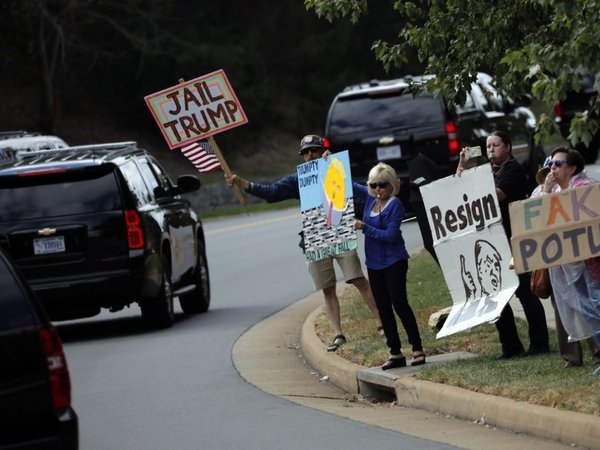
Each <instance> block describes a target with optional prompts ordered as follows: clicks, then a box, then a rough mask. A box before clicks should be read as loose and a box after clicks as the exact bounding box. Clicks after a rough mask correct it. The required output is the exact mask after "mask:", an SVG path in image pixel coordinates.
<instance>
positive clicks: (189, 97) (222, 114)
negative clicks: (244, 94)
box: [144, 70, 248, 149]
mask: <svg viewBox="0 0 600 450" xmlns="http://www.w3.org/2000/svg"><path fill="white" fill-rule="evenodd" d="M144 100H145V101H146V104H147V105H148V108H149V109H150V112H151V113H152V116H153V117H154V120H156V123H157V124H158V126H159V128H160V130H161V132H162V134H163V136H164V138H165V140H166V141H167V143H168V145H169V148H171V149H174V148H178V147H183V146H184V145H185V144H187V143H191V142H195V141H197V140H199V139H205V138H208V137H209V136H212V135H215V134H217V133H221V132H223V131H226V130H229V129H230V128H234V127H237V126H239V125H243V124H245V123H247V122H248V118H247V117H246V114H245V113H244V110H243V109H242V105H241V104H240V102H239V101H238V99H237V97H236V95H235V93H234V92H233V89H232V88H231V85H230V84H229V80H227V76H226V75H225V72H224V71H222V70H217V71H215V72H212V73H209V74H207V75H203V76H201V77H198V78H195V79H193V80H190V81H185V82H183V81H182V82H181V83H180V84H178V85H176V86H173V87H170V88H168V89H164V90H162V91H160V92H156V93H154V94H151V95H147V96H146V97H144Z"/></svg>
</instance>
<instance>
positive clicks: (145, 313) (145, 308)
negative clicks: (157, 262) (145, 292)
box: [140, 256, 175, 328]
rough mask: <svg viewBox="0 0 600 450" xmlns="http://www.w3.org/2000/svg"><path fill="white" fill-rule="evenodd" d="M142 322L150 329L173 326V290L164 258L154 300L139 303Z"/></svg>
mask: <svg viewBox="0 0 600 450" xmlns="http://www.w3.org/2000/svg"><path fill="white" fill-rule="evenodd" d="M140 307H141V309H142V320H143V321H144V322H145V323H146V325H148V326H149V327H151V328H169V327H170V326H171V325H173V321H174V319H175V313H174V310H173V289H172V286H171V265H170V264H169V260H168V259H167V257H166V256H163V261H162V283H161V286H160V290H159V292H158V295H157V296H156V298H149V299H145V300H144V301H142V302H141V304H140Z"/></svg>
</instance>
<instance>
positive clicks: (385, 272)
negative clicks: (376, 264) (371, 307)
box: [367, 259, 423, 355]
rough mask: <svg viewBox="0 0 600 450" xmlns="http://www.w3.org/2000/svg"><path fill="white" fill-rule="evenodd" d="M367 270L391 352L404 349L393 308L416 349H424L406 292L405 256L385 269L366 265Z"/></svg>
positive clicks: (397, 352) (396, 352) (406, 267)
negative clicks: (369, 267) (374, 268)
mask: <svg viewBox="0 0 600 450" xmlns="http://www.w3.org/2000/svg"><path fill="white" fill-rule="evenodd" d="M367 271H368V274H369V284H370V285H371V290H372V291H373V297H374V298H375V304H376V305H377V309H378V310H379V318H380V319H381V325H383V332H384V333H385V338H386V342H387V346H388V347H389V349H390V353H391V354H392V355H398V354H400V352H401V351H402V344H401V342H400V335H399V334H398V328H397V326H396V318H395V316H394V310H395V311H396V314H398V317H400V321H401V322H402V326H404V329H405V330H406V334H407V335H408V342H409V343H410V344H411V345H412V349H413V351H422V350H423V345H422V344H421V336H420V334H419V327H418V326H417V320H416V319H415V314H414V313H413V310H412V308H411V307H410V305H409V304H408V296H407V295H406V273H407V272H408V261H407V260H405V259H404V260H400V261H398V262H397V263H395V264H392V265H391V266H389V267H386V268H385V269H382V270H371V269H367Z"/></svg>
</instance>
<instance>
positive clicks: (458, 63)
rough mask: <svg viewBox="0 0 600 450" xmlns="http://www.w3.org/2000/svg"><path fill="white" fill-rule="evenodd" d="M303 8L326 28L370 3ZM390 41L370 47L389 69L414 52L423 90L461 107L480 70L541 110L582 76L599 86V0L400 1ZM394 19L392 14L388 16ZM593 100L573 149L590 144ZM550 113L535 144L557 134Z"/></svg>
mask: <svg viewBox="0 0 600 450" xmlns="http://www.w3.org/2000/svg"><path fill="white" fill-rule="evenodd" d="M304 4H305V7H306V8H307V9H313V10H314V11H315V13H316V14H317V15H318V16H319V17H324V18H326V19H327V20H329V21H333V20H335V19H338V18H341V17H348V18H350V20H351V21H352V22H354V23H357V22H358V21H359V19H360V18H361V16H364V15H365V14H367V12H368V5H367V0H305V2H304ZM393 10H394V11H393V12H395V14H396V17H397V20H398V34H397V38H396V39H395V40H394V41H390V40H386V39H378V40H376V41H375V42H374V43H373V47H372V48H373V51H374V52H375V55H376V58H377V59H378V60H379V61H381V62H382V63H383V65H384V67H385V68H386V69H388V70H389V69H391V68H394V67H395V68H397V67H402V66H403V65H405V64H407V63H409V62H411V61H410V59H409V58H410V55H411V54H412V53H411V52H412V51H415V52H416V55H417V58H418V60H419V62H421V63H423V64H424V65H425V67H426V69H425V71H426V72H427V73H434V74H436V77H435V78H434V79H432V80H431V81H430V82H429V84H428V85H427V86H426V89H427V90H431V91H435V90H439V91H441V92H443V93H444V95H446V96H447V97H448V98H450V99H452V98H454V99H455V100H456V101H457V102H458V103H461V102H464V100H465V95H466V92H467V91H468V86H469V84H470V83H471V82H472V81H473V80H474V78H475V76H476V72H477V71H478V70H485V71H487V72H488V73H490V74H491V75H492V76H493V77H494V81H495V85H496V87H497V88H498V89H500V90H502V91H504V92H505V93H507V94H508V95H511V96H513V97H519V96H521V95H523V94H524V93H531V94H532V95H533V96H534V97H535V98H537V99H539V100H540V101H542V102H543V103H544V104H546V105H549V106H550V105H553V104H554V102H555V101H556V100H560V99H564V98H565V97H566V95H567V93H568V92H570V91H577V90H579V89H580V84H579V81H580V79H581V74H582V73H590V74H593V75H595V80H596V81H595V83H596V84H595V86H594V87H595V88H596V91H597V90H598V87H600V58H599V56H600V44H599V43H598V40H597V36H600V34H599V33H600V1H598V0H565V1H560V0H414V1H404V0H397V1H395V2H394V5H393ZM390 13H392V11H390ZM599 109H600V105H599V102H598V99H597V97H596V96H594V97H593V98H592V100H591V102H590V105H589V108H588V110H587V111H585V112H583V113H582V114H579V115H578V116H577V117H576V118H575V119H574V120H573V122H572V126H571V136H570V139H571V141H572V143H576V142H578V141H580V140H582V141H583V142H584V143H588V142H589V140H591V136H592V134H593V133H594V132H595V131H596V130H597V128H598V124H597V122H596V120H595V119H594V118H593V116H594V115H595V114H597V113H598V112H599ZM556 131H557V129H556V125H555V124H554V121H553V120H552V119H551V117H549V115H548V114H542V115H541V116H540V117H539V120H538V135H537V138H538V140H540V139H542V138H544V137H546V136H548V135H549V134H551V133H553V132H556Z"/></svg>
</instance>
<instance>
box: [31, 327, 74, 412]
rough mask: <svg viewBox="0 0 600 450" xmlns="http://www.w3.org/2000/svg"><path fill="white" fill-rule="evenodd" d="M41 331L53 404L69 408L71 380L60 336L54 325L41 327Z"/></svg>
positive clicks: (59, 407) (58, 407) (57, 407)
mask: <svg viewBox="0 0 600 450" xmlns="http://www.w3.org/2000/svg"><path fill="white" fill-rule="evenodd" d="M39 333H40V339H41V341H42V348H43V349H44V354H45V356H46V361H47V362H48V381H49V382H50V393H51V395H52V406H54V408H56V409H64V408H67V407H68V406H69V405H70V404H71V380H70V378H69V369H68V368H67V360H66V359H65V354H64V352H63V348H62V344H61V342H60V338H59V337H58V334H57V333H56V330H55V329H54V327H52V326H46V327H41V328H40V329H39Z"/></svg>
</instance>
